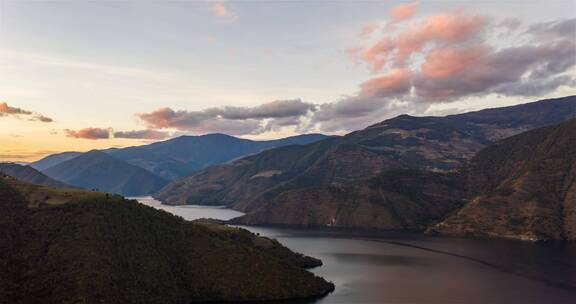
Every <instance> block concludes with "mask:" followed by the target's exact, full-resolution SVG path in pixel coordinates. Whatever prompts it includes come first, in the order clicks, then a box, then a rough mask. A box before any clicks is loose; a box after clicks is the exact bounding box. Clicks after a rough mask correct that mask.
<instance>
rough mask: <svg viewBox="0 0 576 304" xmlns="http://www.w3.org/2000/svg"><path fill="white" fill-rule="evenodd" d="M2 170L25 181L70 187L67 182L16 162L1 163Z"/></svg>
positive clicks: (0, 168) (0, 169) (0, 170)
mask: <svg viewBox="0 0 576 304" xmlns="http://www.w3.org/2000/svg"><path fill="white" fill-rule="evenodd" d="M0 172H2V173H4V174H6V175H9V176H12V177H14V178H16V179H19V180H21V181H24V182H28V183H32V184H37V185H43V186H49V187H59V188H69V187H70V186H68V185H66V184H65V183H62V182H59V181H57V180H54V179H52V178H50V177H48V176H46V175H45V174H43V173H42V172H40V171H38V170H36V169H34V168H32V167H30V166H23V165H18V164H15V163H0Z"/></svg>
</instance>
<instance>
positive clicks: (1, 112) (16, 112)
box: [0, 102, 54, 122]
mask: <svg viewBox="0 0 576 304" xmlns="http://www.w3.org/2000/svg"><path fill="white" fill-rule="evenodd" d="M9 115H10V116H14V117H17V118H20V115H24V116H29V117H30V118H29V119H28V120H31V121H40V122H53V121H54V120H53V119H52V118H49V117H46V116H44V115H42V114H38V113H34V112H32V111H28V110H24V109H21V108H16V107H11V106H9V105H8V104H7V103H5V102H0V117H2V116H9Z"/></svg>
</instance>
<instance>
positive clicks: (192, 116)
mask: <svg viewBox="0 0 576 304" xmlns="http://www.w3.org/2000/svg"><path fill="white" fill-rule="evenodd" d="M313 110H314V105H313V104H311V103H306V102H303V101H302V100H300V99H293V100H277V101H272V102H269V103H265V104H262V105H259V106H256V107H232V106H226V107H219V108H208V109H205V110H202V111H185V110H179V111H174V110H173V109H171V108H160V109H157V110H155V111H152V112H149V113H140V114H137V116H138V117H139V118H140V119H141V120H142V121H143V122H144V123H145V124H146V125H148V126H149V127H151V128H157V129H176V130H179V131H191V132H196V133H211V132H223V133H228V134H234V135H244V134H259V133H263V132H265V131H266V130H267V129H268V130H269V129H273V128H279V127H282V126H287V125H295V124H297V123H296V121H299V119H300V118H301V117H303V116H305V115H307V114H308V113H309V112H310V111H313Z"/></svg>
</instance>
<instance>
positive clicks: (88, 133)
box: [64, 128, 111, 139]
mask: <svg viewBox="0 0 576 304" xmlns="http://www.w3.org/2000/svg"><path fill="white" fill-rule="evenodd" d="M64 132H66V136H68V137H73V138H83V139H107V138H110V133H111V129H101V128H85V129H80V130H70V129H65V130H64Z"/></svg>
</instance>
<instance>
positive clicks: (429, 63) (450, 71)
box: [421, 46, 488, 77]
mask: <svg viewBox="0 0 576 304" xmlns="http://www.w3.org/2000/svg"><path fill="white" fill-rule="evenodd" d="M487 52H488V51H487V48H486V47H484V46H475V47H468V48H449V47H447V48H435V49H432V50H430V51H429V52H428V54H427V56H426V59H425V61H424V63H423V64H422V67H421V70H422V73H423V74H424V75H426V76H428V77H449V76H453V75H455V74H458V73H459V72H461V71H463V70H465V69H467V68H469V67H470V66H472V65H473V64H474V63H475V62H477V61H478V60H480V58H481V57H482V56H483V55H486V53H487Z"/></svg>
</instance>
